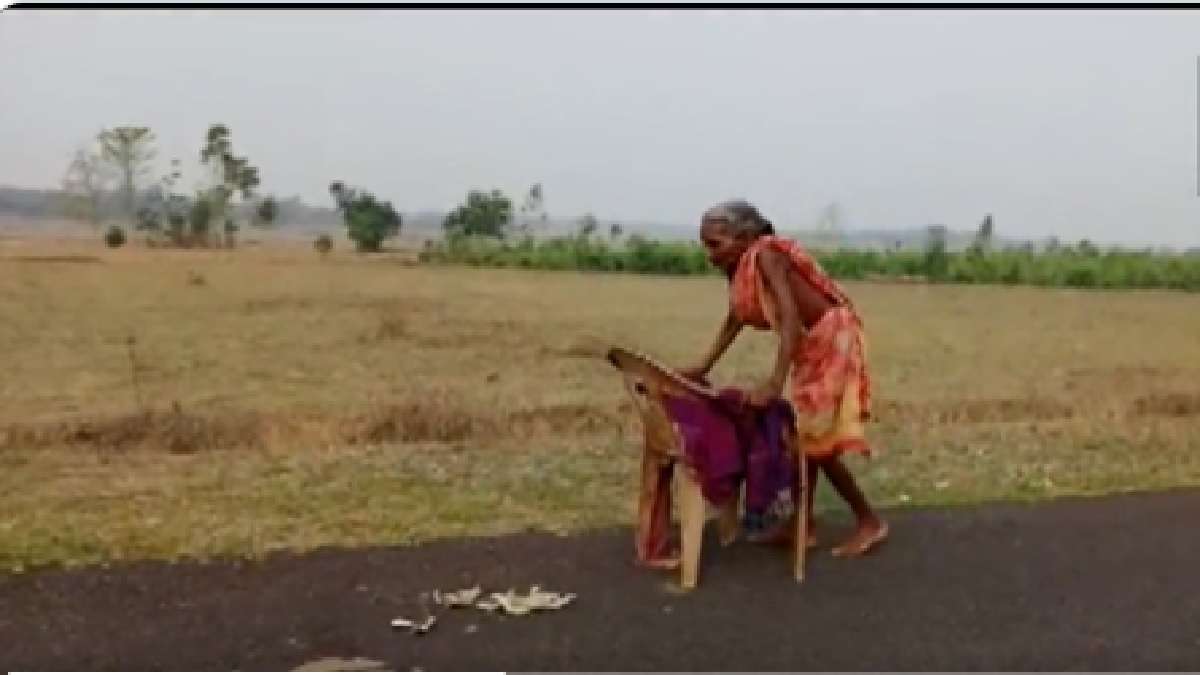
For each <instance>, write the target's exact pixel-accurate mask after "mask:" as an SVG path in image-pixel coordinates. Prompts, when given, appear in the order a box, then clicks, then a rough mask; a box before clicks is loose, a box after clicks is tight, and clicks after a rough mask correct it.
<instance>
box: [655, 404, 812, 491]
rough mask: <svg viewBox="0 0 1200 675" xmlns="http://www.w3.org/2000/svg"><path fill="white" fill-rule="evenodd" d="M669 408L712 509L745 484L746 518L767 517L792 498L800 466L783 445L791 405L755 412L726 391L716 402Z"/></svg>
mask: <svg viewBox="0 0 1200 675" xmlns="http://www.w3.org/2000/svg"><path fill="white" fill-rule="evenodd" d="M665 404H666V408H667V413H668V414H669V415H670V416H671V419H672V421H673V422H674V423H675V424H676V425H677V427H678V429H679V433H680V436H681V437H682V441H683V451H684V458H685V461H686V462H687V463H688V465H689V466H691V467H693V468H694V469H695V470H696V472H697V473H698V474H699V476H700V485H701V490H702V491H703V492H704V498H705V499H706V500H707V501H708V502H709V503H711V504H716V505H720V504H725V503H727V502H728V501H729V500H730V499H731V498H733V497H734V496H735V495H736V494H737V489H738V487H739V485H740V484H741V482H742V481H745V483H746V511H747V512H748V513H763V512H765V511H767V509H769V508H770V507H771V506H772V505H774V504H775V503H776V502H777V501H778V500H780V499H783V498H787V496H788V495H789V494H790V491H791V490H792V486H793V485H794V482H795V479H796V465H795V460H794V458H792V457H789V456H788V452H787V447H786V445H785V440H784V439H785V433H786V430H787V429H788V428H789V426H791V425H793V424H794V418H793V414H792V407H791V405H790V404H788V403H787V401H784V400H778V401H776V402H775V403H773V404H771V406H769V407H767V408H765V409H761V408H754V407H751V406H749V405H747V404H746V394H745V392H743V391H742V390H740V389H723V390H721V392H720V397H719V398H718V399H717V400H715V401H704V400H696V399H684V398H679V399H668V400H666V401H665Z"/></svg>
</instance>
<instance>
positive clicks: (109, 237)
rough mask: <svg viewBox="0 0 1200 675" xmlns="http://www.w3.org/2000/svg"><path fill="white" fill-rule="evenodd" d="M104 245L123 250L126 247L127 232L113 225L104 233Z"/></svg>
mask: <svg viewBox="0 0 1200 675" xmlns="http://www.w3.org/2000/svg"><path fill="white" fill-rule="evenodd" d="M104 244H105V245H106V246H108V247H109V248H121V247H122V246H124V245H125V230H122V229H121V228H119V227H117V226H116V225H112V226H110V227H109V228H108V231H107V232H105V233H104Z"/></svg>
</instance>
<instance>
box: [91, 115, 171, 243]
mask: <svg viewBox="0 0 1200 675" xmlns="http://www.w3.org/2000/svg"><path fill="white" fill-rule="evenodd" d="M96 139H97V140H98V141H99V142H100V156H101V157H103V158H104V160H105V161H106V162H108V163H109V164H110V165H112V166H113V167H114V168H115V169H116V170H117V171H118V172H119V173H120V175H121V191H122V194H123V195H124V201H125V215H126V216H127V217H128V218H129V219H130V220H133V218H134V216H135V214H136V212H137V204H136V202H137V183H138V180H139V179H141V178H143V177H144V176H145V175H146V174H147V173H148V172H149V170H150V167H149V166H148V164H149V162H150V160H152V159H154V156H155V155H156V154H157V151H156V150H155V149H154V132H152V131H150V129H149V128H148V127H114V128H112V129H105V130H103V131H101V132H100V134H99V135H98V136H97V137H96Z"/></svg>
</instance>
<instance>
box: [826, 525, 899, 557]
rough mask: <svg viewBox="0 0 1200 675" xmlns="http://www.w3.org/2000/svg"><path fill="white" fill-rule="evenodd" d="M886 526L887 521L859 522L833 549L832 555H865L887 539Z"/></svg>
mask: <svg viewBox="0 0 1200 675" xmlns="http://www.w3.org/2000/svg"><path fill="white" fill-rule="evenodd" d="M887 536H888V526H887V523H885V522H883V521H880V520H875V521H869V522H866V523H860V524H859V526H858V530H856V531H855V532H854V534H853V535H851V537H850V538H849V539H847V540H846V541H845V542H844V543H843V544H842V545H841V546H838V547H836V548H834V549H833V551H832V553H833V556H834V557H836V558H857V557H859V556H862V555H866V554H867V553H869V552H870V551H871V550H872V549H874V548H875V547H876V546H878V545H880V544H882V543H883V542H884V541H885V540H887Z"/></svg>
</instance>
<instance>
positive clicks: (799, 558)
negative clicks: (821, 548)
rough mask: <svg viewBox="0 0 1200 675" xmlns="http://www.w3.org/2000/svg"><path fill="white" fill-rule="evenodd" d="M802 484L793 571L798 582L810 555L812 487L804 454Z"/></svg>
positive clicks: (797, 514)
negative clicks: (809, 499)
mask: <svg viewBox="0 0 1200 675" xmlns="http://www.w3.org/2000/svg"><path fill="white" fill-rule="evenodd" d="M797 482H798V483H799V484H800V489H799V490H798V492H799V494H797V495H796V508H795V510H794V513H795V514H796V544H795V545H796V551H795V558H794V560H795V563H794V565H795V566H794V568H793V570H792V573H793V574H794V575H795V577H796V581H797V582H802V581H804V563H805V559H806V558H807V556H808V521H809V513H808V491H809V490H810V489H811V488H810V486H809V484H808V461H807V460H806V459H805V457H804V455H803V454H802V455H801V456H800V480H799V481H797Z"/></svg>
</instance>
